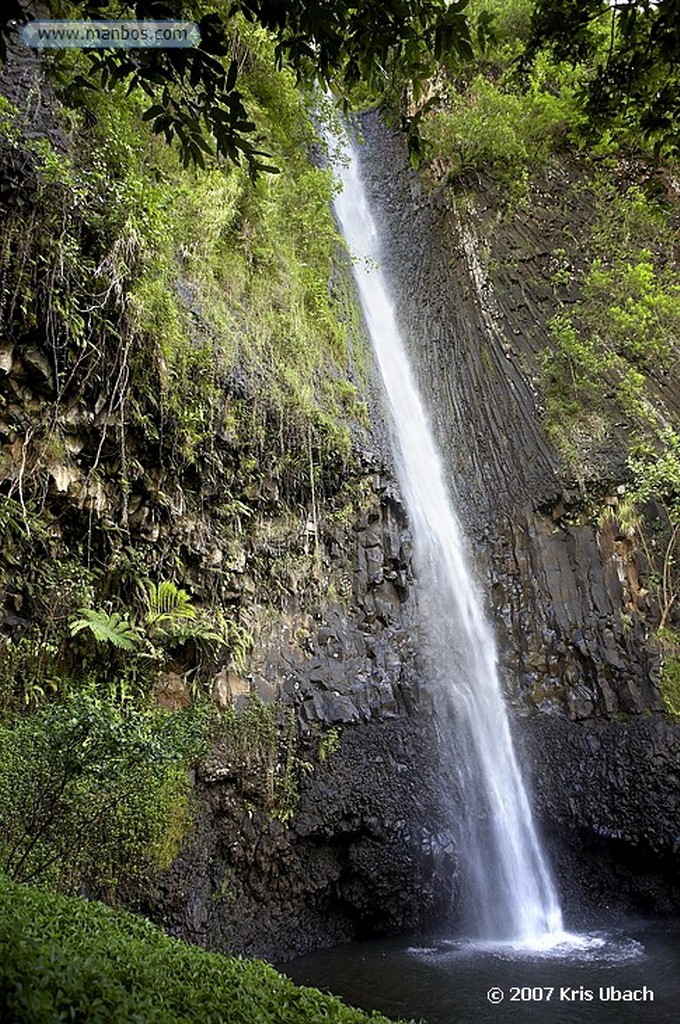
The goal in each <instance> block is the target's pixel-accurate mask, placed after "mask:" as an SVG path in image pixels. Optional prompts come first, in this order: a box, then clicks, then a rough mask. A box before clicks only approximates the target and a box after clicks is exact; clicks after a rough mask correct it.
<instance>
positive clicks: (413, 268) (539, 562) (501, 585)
mask: <svg viewBox="0 0 680 1024" xmlns="http://www.w3.org/2000/svg"><path fill="white" fill-rule="evenodd" d="M365 137H366V145H365V149H364V153H365V156H364V161H363V163H364V174H365V177H366V179H367V181H368V183H369V186H370V189H371V192H372V200H373V203H374V207H375V209H376V210H377V213H378V217H379V219H380V220H381V222H382V224H383V227H384V231H385V243H384V269H385V271H386V273H387V274H388V276H390V278H391V280H392V283H393V288H394V295H395V296H396V297H397V300H396V301H397V305H398V309H399V314H400V319H401V322H402V324H403V325H404V329H405V333H406V335H407V337H408V340H409V343H410V348H411V351H412V353H413V354H414V356H415V359H416V361H417V363H418V365H419V371H420V375H421V381H422V383H423V387H424V388H425V391H426V394H427V395H428V397H429V402H430V408H431V410H432V414H433V420H434V425H435V429H436V432H437V434H438V438H439V442H440V444H441V447H442V450H443V452H444V453H445V458H446V460H447V464H448V467H449V470H450V481H451V488H452V491H453V492H454V494H456V496H457V502H458V506H459V510H460V513H461V515H462V516H463V518H464V520H465V521H466V525H467V530H468V536H469V537H470V538H471V541H472V544H473V548H474V554H475V556H476V558H477V562H478V568H479V572H480V575H481V576H482V578H483V579H485V580H486V583H487V587H488V593H489V611H490V614H491V616H492V618H493V620H494V623H495V626H496V632H497V635H498V638H499V641H500V648H501V657H502V661H503V664H504V669H505V678H506V681H507V687H508V696H509V698H510V700H511V701H512V703H513V704H514V705H515V707H516V709H517V712H518V714H519V715H520V716H522V717H523V719H525V720H523V721H522V736H523V742H524V745H525V752H526V760H527V762H528V765H529V767H530V769H531V772H532V774H533V775H534V777H535V789H536V806H537V812H538V814H539V817H540V818H541V819H542V820H543V823H544V830H545V832H546V834H547V835H549V836H552V837H553V840H559V839H560V837H561V838H562V839H563V840H564V841H565V842H566V843H567V845H569V846H570V847H571V848H572V849H575V848H578V847H579V843H580V844H585V845H586V846H588V848H589V850H590V853H591V855H592V863H593V865H594V864H595V862H596V861H598V858H600V855H602V858H604V860H602V859H601V858H600V860H599V861H598V863H599V865H600V867H599V868H598V872H599V873H598V878H599V879H600V882H601V883H602V884H604V881H603V879H604V877H605V875H607V870H608V868H605V867H602V865H603V864H604V863H605V861H606V863H607V865H609V868H611V863H613V862H617V863H618V862H624V861H625V860H626V858H631V857H632V858H633V859H635V858H636V857H637V858H638V866H639V864H640V863H642V862H643V861H644V857H645V856H646V855H647V854H649V859H648V860H647V861H646V863H645V867H644V868H643V869H642V873H643V874H644V872H645V871H646V870H649V871H652V872H653V871H654V870H658V873H659V875H663V874H664V872H666V877H669V876H668V874H667V872H668V869H669V865H671V864H672V863H677V856H678V828H677V815H676V813H675V808H676V804H677V764H678V760H677V756H678V746H677V744H678V735H679V732H678V726H677V725H676V724H675V723H673V722H671V721H670V720H669V719H668V718H667V716H665V715H664V714H663V713H662V705H661V701H660V697H659V692H658V658H657V656H656V654H655V652H654V650H653V648H652V647H651V645H649V646H648V645H647V638H648V633H649V608H648V606H647V604H646V600H645V593H644V591H643V590H642V588H641V586H640V581H639V569H640V566H639V565H638V563H637V561H636V555H635V552H634V551H633V550H632V549H631V546H630V544H629V542H628V541H627V540H626V538H625V537H622V536H621V535H619V534H618V532H617V531H616V530H615V528H614V527H613V526H611V525H610V526H603V527H600V528H597V527H596V526H594V525H592V524H591V523H590V522H589V521H587V519H586V517H580V516H578V515H577V514H570V513H572V512H573V511H574V510H575V509H578V506H579V502H580V500H582V497H583V494H584V493H587V492H588V490H594V491H595V492H596V493H598V494H599V495H600V496H601V497H603V498H604V500H606V496H607V495H615V493H616V486H617V484H619V483H620V482H621V481H622V480H623V479H625V430H626V427H627V424H626V423H623V422H621V423H619V424H617V425H616V426H615V428H614V429H612V430H610V431H609V432H608V433H607V435H606V436H605V437H603V438H602V439H601V441H600V443H599V445H597V446H596V445H593V447H592V450H591V451H590V452H589V455H588V458H587V460H586V464H585V465H584V467H583V470H584V471H583V477H582V479H581V480H580V481H579V482H578V484H577V481H575V480H574V479H572V478H570V476H569V474H568V473H567V472H566V470H565V469H564V467H563V466H562V465H561V464H560V459H559V456H558V454H557V453H556V452H555V450H554V449H553V448H552V446H551V444H550V442H549V440H548V438H547V437H546V435H545V434H544V432H543V430H542V429H541V425H540V422H541V419H540V413H541V409H540V396H539V394H538V391H537V389H536V387H535V380H536V376H537V374H536V368H537V355H538V353H539V352H540V351H541V350H542V349H543V348H545V347H546V346H547V345H548V342H549V337H548V333H547V321H548V319H549V317H550V316H551V315H552V314H553V313H554V311H555V302H554V289H553V287H552V286H551V284H550V276H551V274H552V272H553V263H552V262H551V259H552V254H553V250H554V249H555V248H557V247H558V245H559V241H560V238H561V237H562V236H563V234H564V233H565V232H567V231H570V232H573V233H576V235H577V237H578V233H579V232H581V233H584V232H585V230H586V228H587V226H588V224H589V222H590V221H592V217H593V211H592V210H591V209H589V206H588V203H587V200H584V199H583V198H581V201H580V204H579V202H577V200H576V198H575V196H576V192H575V190H574V189H572V184H573V181H574V180H575V179H576V178H577V177H578V168H571V169H570V168H564V167H561V168H556V169H554V170H553V171H551V172H549V173H547V175H546V178H545V180H544V182H543V183H542V185H541V186H540V187H539V186H536V187H535V188H534V190H533V191H532V194H531V196H530V202H529V203H528V204H527V205H526V207H524V208H522V209H521V210H518V211H517V212H515V214H514V215H513V217H512V219H510V220H508V219H507V217H506V219H503V215H502V211H501V209H500V207H499V204H498V203H497V202H496V203H495V204H494V200H493V199H492V198H490V196H491V195H492V193H489V192H488V191H487V192H485V191H484V190H483V189H482V187H481V186H478V189H477V191H476V192H471V193H467V194H466V195H464V196H457V197H455V198H453V197H452V196H451V194H450V193H449V194H448V195H445V194H444V193H442V192H441V191H435V192H434V193H433V194H430V195H425V194H424V191H423V188H422V187H421V184H420V181H419V179H418V177H417V176H416V175H415V174H414V173H413V172H412V171H411V170H410V168H409V167H408V165H407V163H406V160H405V158H404V153H403V147H402V143H401V140H400V139H399V137H398V135H397V134H396V133H395V132H392V131H390V130H389V129H386V128H385V127H383V126H382V125H381V124H380V123H379V122H378V121H377V119H370V120H369V121H368V122H367V123H366V125H365ZM386 180H389V182H390V187H389V188H386V187H385V181H386ZM663 387H664V388H665V391H666V393H665V394H664V398H665V400H666V402H670V403H671V404H673V401H674V399H673V394H672V393H671V390H670V389H671V385H670V384H668V383H665V384H664V385H663ZM605 846H606V856H605V853H604V848H605ZM642 851H645V853H644V855H643V852H642ZM608 858H611V860H608ZM640 858H642V861H641V860H640ZM584 874H587V869H582V870H581V871H580V875H581V876H583V875H584ZM629 874H630V873H629ZM562 881H563V886H564V888H565V893H567V892H568V890H569V887H570V885H573V886H574V887H575V888H578V880H577V879H576V878H575V879H574V881H573V883H572V882H570V881H569V880H568V879H564V878H563V880H562ZM609 881H610V882H611V874H610V875H609ZM640 885H641V887H642V888H643V889H645V892H646V897H645V899H646V902H647V905H650V904H653V903H654V899H653V898H652V896H651V892H652V891H654V892H656V893H657V895H659V893H660V892H661V890H664V886H663V884H659V883H658V878H657V880H656V882H655V883H654V885H652V884H651V883H650V884H649V885H648V886H647V887H646V888H645V886H644V884H643V883H640ZM610 887H611V888H613V889H616V885H615V884H613V883H612V885H611V886H610ZM620 888H622V889H625V888H626V885H622V886H621V887H620ZM628 889H629V890H630V892H631V893H633V890H635V885H633V884H631V885H630V886H628ZM664 893H665V895H663V896H661V895H659V900H660V902H661V903H662V904H663V905H664V906H668V905H669V902H668V901H669V899H670V903H671V904H672V903H673V898H672V897H670V898H669V897H668V895H667V892H666V891H665V890H664ZM675 899H676V900H677V893H676V895H675ZM676 906H677V902H676Z"/></svg>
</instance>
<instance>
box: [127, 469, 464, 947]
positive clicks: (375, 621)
mask: <svg viewBox="0 0 680 1024" xmlns="http://www.w3.org/2000/svg"><path fill="white" fill-rule="evenodd" d="M376 494H377V496H378V500H377V501H376V502H375V503H374V506H373V509H372V511H370V512H368V513H366V514H364V515H363V516H362V517H361V518H360V519H359V521H358V522H357V524H356V525H355V527H354V528H353V529H352V530H350V531H349V532H343V531H338V530H334V531H331V532H330V533H328V534H323V533H322V541H323V545H324V549H325V550H326V551H327V552H328V553H329V555H328V557H330V558H331V559H332V561H333V563H334V564H335V566H336V567H337V568H339V569H340V570H341V572H344V573H347V572H348V570H349V571H351V575H352V596H351V599H350V601H349V604H345V605H340V604H338V603H332V602H327V601H323V600H322V601H321V602H320V603H319V604H318V606H317V607H316V609H315V610H314V611H313V612H312V613H311V614H310V613H309V610H304V609H301V608H300V607H299V606H298V607H296V604H297V602H296V601H295V600H294V599H291V604H290V608H289V610H288V612H287V613H285V614H284V615H283V616H281V617H278V618H276V619H275V620H274V621H273V622H272V623H271V624H270V627H269V635H266V634H265V632H263V633H261V634H260V638H259V651H258V654H257V656H256V658H255V660H254V662H253V665H252V673H251V675H250V679H249V684H250V686H251V687H252V688H254V689H255V690H256V692H258V693H260V694H261V695H263V696H264V697H266V698H271V697H277V698H280V699H283V701H285V702H286V703H287V704H288V705H289V706H290V707H291V708H293V709H294V711H295V715H296V717H297V721H298V727H299V729H300V730H301V734H302V736H301V740H300V743H301V753H300V755H299V756H300V757H301V758H303V759H305V758H307V759H308V760H307V761H306V762H305V763H306V764H307V765H308V768H309V774H306V773H304V772H303V775H302V779H301V783H300V794H299V802H298V803H297V805H296V808H295V811H294V813H293V815H292V817H291V818H290V820H287V821H286V823H285V825H284V824H282V823H281V822H280V821H278V820H276V819H275V818H272V817H271V816H269V815H267V814H266V813H263V811H262V810H260V809H258V808H257V806H253V803H252V802H251V801H249V800H248V799H245V800H244V796H245V797H247V796H248V789H247V779H244V778H243V777H239V773H238V771H235V770H234V769H233V766H232V767H230V766H229V764H228V762H225V759H224V758H223V757H222V754H221V751H220V750H219V748H218V749H216V750H215V751H214V753H213V755H212V756H211V758H210V759H209V762H208V763H207V764H206V765H205V766H204V767H203V770H202V771H201V772H200V773H199V778H198V780H197V796H198V801H199V808H200V809H199V811H198V820H197V827H196V829H195V831H194V833H193V835H192V838H191V841H190V843H189V845H188V847H187V848H186V849H185V851H184V853H183V854H182V856H181V857H180V859H179V861H178V862H177V863H176V864H175V865H174V866H173V868H172V870H171V871H170V872H169V874H168V875H167V876H166V877H165V879H164V880H163V881H162V883H161V885H160V886H159V888H158V890H157V891H156V892H154V893H152V894H151V896H150V897H146V896H145V898H144V899H143V900H142V906H143V907H144V909H145V910H146V911H147V912H150V913H151V914H152V916H154V917H155V918H157V919H158V920H160V921H161V922H162V923H163V924H164V925H165V926H166V927H167V928H169V929H170V930H171V931H173V932H176V933H178V934H181V935H182V936H184V937H186V938H188V939H190V940H191V941H194V942H199V943H201V944H202V945H206V946H208V947H210V948H215V949H221V950H225V949H226V950H232V951H234V950H235V951H239V952H242V953H246V954H251V955H257V956H265V957H268V958H270V959H275V960H285V959H289V958H290V957H293V956H296V955H299V954H301V953H303V952H305V951H307V950H309V949H312V948H316V947H319V946H324V945H331V944H334V943H340V942H346V941H349V940H351V939H352V938H356V937H357V936H361V935H371V934H390V933H398V932H404V931H409V930H413V929H417V928H422V927H424V926H427V925H429V924H431V923H435V922H437V921H441V920H443V919H444V918H445V917H446V916H447V915H448V914H449V911H450V908H451V906H452V904H454V903H455V894H456V887H457V881H458V879H457V868H456V858H455V848H454V840H453V838H452V837H451V835H450V834H449V833H448V831H447V829H448V826H449V824H450V822H449V820H448V819H447V817H446V816H445V815H444V814H443V813H442V811H441V807H442V804H443V802H444V801H443V793H442V786H443V776H442V775H441V773H440V772H439V770H438V762H439V754H438V745H439V739H438V737H437V733H436V729H435V723H434V722H433V719H432V716H431V714H430V713H428V703H429V702H428V699H427V694H426V693H425V692H424V688H423V681H422V673H421V669H420V667H419V664H418V653H417V651H418V638H417V632H418V627H417V620H416V607H415V599H414V594H413V590H412V589H411V585H410V584H411V579H412V577H411V561H410V540H409V535H408V531H407V529H406V527H405V521H404V513H403V510H402V507H401V505H400V503H399V501H398V498H397V497H396V495H395V492H394V488H393V485H392V483H391V482H388V483H387V484H384V483H382V484H381V482H380V480H378V484H377V490H376ZM321 727H323V729H325V730H328V729H329V728H330V729H332V730H334V732H333V733H331V735H333V736H334V742H333V744H332V748H329V751H328V753H327V754H326V755H323V756H321V757H320V756H319V752H320V751H321V749H322V747H321V746H320V739H319V737H321V744H323V742H324V740H323V737H324V735H325V736H328V735H329V734H328V733H327V732H319V729H320V728H321ZM250 796H251V797H255V798H256V797H257V794H250ZM448 798H449V799H451V794H450V793H449V794H448ZM454 799H455V794H454Z"/></svg>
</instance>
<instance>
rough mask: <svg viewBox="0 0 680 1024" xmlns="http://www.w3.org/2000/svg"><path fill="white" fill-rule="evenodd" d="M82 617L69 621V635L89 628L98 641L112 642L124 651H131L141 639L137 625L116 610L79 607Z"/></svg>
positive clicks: (74, 634)
mask: <svg viewBox="0 0 680 1024" xmlns="http://www.w3.org/2000/svg"><path fill="white" fill-rule="evenodd" d="M79 611H80V614H81V615H82V618H80V619H74V620H73V621H72V622H71V623H70V630H71V636H76V635H77V634H78V633H81V632H82V631H83V630H84V629H87V630H89V631H90V632H91V633H92V635H93V636H94V638H95V640H97V641H99V643H108V644H112V645H113V646H114V647H119V648H121V650H124V651H133V650H134V649H135V647H136V646H137V645H138V643H139V642H140V640H141V638H142V637H141V632H140V630H139V627H138V626H135V625H133V624H132V623H131V622H129V621H128V619H124V618H123V616H122V615H120V614H119V613H118V612H111V613H109V612H105V611H103V609H101V608H80V609H79Z"/></svg>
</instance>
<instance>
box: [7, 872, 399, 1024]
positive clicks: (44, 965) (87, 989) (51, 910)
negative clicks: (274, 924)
mask: <svg viewBox="0 0 680 1024" xmlns="http://www.w3.org/2000/svg"><path fill="white" fill-rule="evenodd" d="M0 1019H2V1020H3V1021H22V1022H23V1024H56V1022H58V1021H87V1022H88V1024H128V1022H130V1024H132V1022H133V1021H134V1024H180V1022H181V1024H191V1022H195V1024H317V1022H322V1021H323V1022H324V1024H364V1022H367V1021H372V1022H373V1024H388V1021H387V1018H386V1017H383V1016H381V1015H380V1014H377V1013H374V1014H367V1013H364V1012H363V1011H361V1010H356V1009H353V1008H351V1007H349V1006H345V1005H344V1004H343V1003H342V1002H341V1001H340V1000H339V999H337V998H336V997H334V996H328V995H323V994H322V993H321V992H319V991H318V990H316V989H312V988H301V987H299V986H297V985H295V984H294V983H293V982H292V981H291V980H290V979H289V978H287V977H285V976H284V975H282V974H279V973H278V972H277V971H275V970H274V969H273V968H272V967H269V966H268V965H267V964H264V963H262V962H261V961H258V960H242V959H231V958H227V957H224V956H221V955H219V954H217V953H207V952H205V950H202V949H198V948H195V947H192V946H189V945H186V944H185V943H183V942H179V941H178V940H176V939H171V938H169V937H168V936H167V935H165V934H164V933H163V932H161V931H160V930H159V929H158V928H155V927H154V926H153V925H151V924H150V923H149V922H148V921H145V920H142V919H140V918H136V917H133V916H132V915H131V914H128V913H124V912H120V911H115V910H112V909H110V908H109V907H105V906H103V905H101V904H97V903H90V902H87V901H85V900H80V899H75V898H71V897H65V896H56V895H54V894H52V893H49V894H48V893H45V892H41V891H40V890H37V889H32V888H28V887H24V886H21V885H16V884H14V883H13V882H10V881H9V880H8V879H7V878H5V877H4V876H1V875H0Z"/></svg>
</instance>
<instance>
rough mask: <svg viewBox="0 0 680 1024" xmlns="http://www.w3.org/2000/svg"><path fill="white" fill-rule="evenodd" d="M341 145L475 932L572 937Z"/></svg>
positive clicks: (376, 250)
mask: <svg viewBox="0 0 680 1024" xmlns="http://www.w3.org/2000/svg"><path fill="white" fill-rule="evenodd" d="M333 145H334V144H333V143H331V148H333ZM344 146H346V147H347V148H348V150H349V160H347V159H340V160H337V159H336V160H335V161H334V164H335V167H336V176H337V179H338V181H339V183H340V184H341V185H342V190H341V191H340V192H339V194H338V195H337V197H336V198H335V200H334V207H335V213H336V217H337V219H338V222H339V225H340V228H341V231H342V233H343V235H344V238H345V241H346V242H347V245H348V247H349V250H350V253H351V255H352V257H353V260H354V264H353V273H354V277H355V281H356V286H357V290H358V294H359V298H360V301H361V306H362V308H363V312H364V316H365V320H366V324H367V326H368V330H369V333H370V336H371V342H372V345H373V349H374V353H375V359H376V362H377V365H378V368H379V371H380V374H381V377H382V381H383V385H384V392H385V395H386V398H387V404H388V407H389V413H390V419H391V428H392V433H393V437H394V449H395V451H394V455H395V462H396V467H397V474H398V478H399V482H400V486H401V490H402V493H403V496H404V500H405V502H406V507H407V510H408V514H409V519H410V526H411V531H412V534H413V543H414V553H415V559H416V567H417V572H418V585H419V603H420V607H421V610H422V612H423V616H422V618H423V628H424V631H425V635H426V636H427V640H428V649H429V658H430V675H431V677H432V679H433V682H434V684H435V685H434V689H436V691H437V693H438V694H439V696H438V697H437V700H438V702H439V706H438V711H437V714H438V716H439V717H440V718H441V720H442V721H443V723H444V724H445V726H446V727H447V728H448V726H449V723H450V727H451V729H454V727H455V731H456V737H457V738H456V741H455V742H456V744H457V747H456V756H457V759H458V761H459V762H460V767H459V776H460V779H461V787H462V791H463V797H464V803H465V808H466V810H465V836H464V838H463V839H462V840H461V845H462V847H463V849H462V866H463V870H464V872H465V886H466V891H467V894H468V898H469V901H470V904H471V905H472V906H473V907H474V908H475V917H476V920H475V922H474V924H473V925H472V927H473V928H474V929H475V930H476V932H477V934H478V936H479V937H480V938H483V939H489V940H494V941H495V940H510V941H517V942H520V943H525V944H527V945H529V946H531V945H546V944H548V945H549V944H551V943H556V942H558V941H559V940H560V936H562V935H564V933H563V932H562V917H561V912H560V908H559V903H558V900H557V896H556V894H555V890H554V887H553V883H552V881H551V877H550V871H549V869H548V866H547V864H546V861H545V859H544V857H543V854H542V852H541V848H540V844H539V841H538V837H537V834H536V830H535V827H534V823H533V820H532V814H531V808H530V805H529V801H528V798H527V794H526V791H525V788H524V784H523V781H522V776H521V773H520V769H519V765H518V763H517V758H516V755H515V751H514V747H513V743H512V737H511V734H510V727H509V721H508V715H507V712H506V708H505V704H504V701H503V697H502V693H501V683H500V678H499V671H498V664H497V653H496V644H495V639H494V635H493V631H492V628H491V626H490V624H489V622H488V621H487V619H486V617H485V613H484V604H483V597H482V593H481V591H480V589H479V586H478V584H477V582H476V580H475V578H474V575H473V572H472V569H471V560H470V557H469V554H468V552H467V549H466V540H465V538H464V536H463V534H462V530H461V527H460V524H459V522H458V519H457V517H456V514H455V511H454V509H453V505H452V500H451V495H450V493H449V489H448V487H447V483H446V479H445V475H444V468H443V464H442V460H441V458H440V455H439V452H438V450H437V447H436V444H435V440H434V437H433V433H432V430H431V428H430V424H429V422H428V417H427V413H426V411H425V408H424V406H423V402H422V399H421V396H420V394H419V392H418V388H417V385H416V381H415V379H414V374H413V371H412V369H411V366H410V364H409V360H408V356H407V353H406V349H405V346H404V343H403V341H402V338H401V337H400V333H399V328H398V325H397V321H396V317H395V312H394V308H393V304H392V301H391V299H390V294H389V288H388V286H387V282H386V280H385V277H384V275H383V272H382V270H381V269H380V265H379V259H380V238H379V235H378V232H377V229H376V225H375V222H374V219H373V217H372V215H371V211H370V209H369V204H368V200H367V196H366V192H365V189H364V187H363V184H362V181H361V176H360V171H359V159H358V153H357V151H356V148H355V146H354V144H353V143H351V142H347V141H345V142H344ZM453 742H454V741H453V737H452V744H453Z"/></svg>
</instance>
